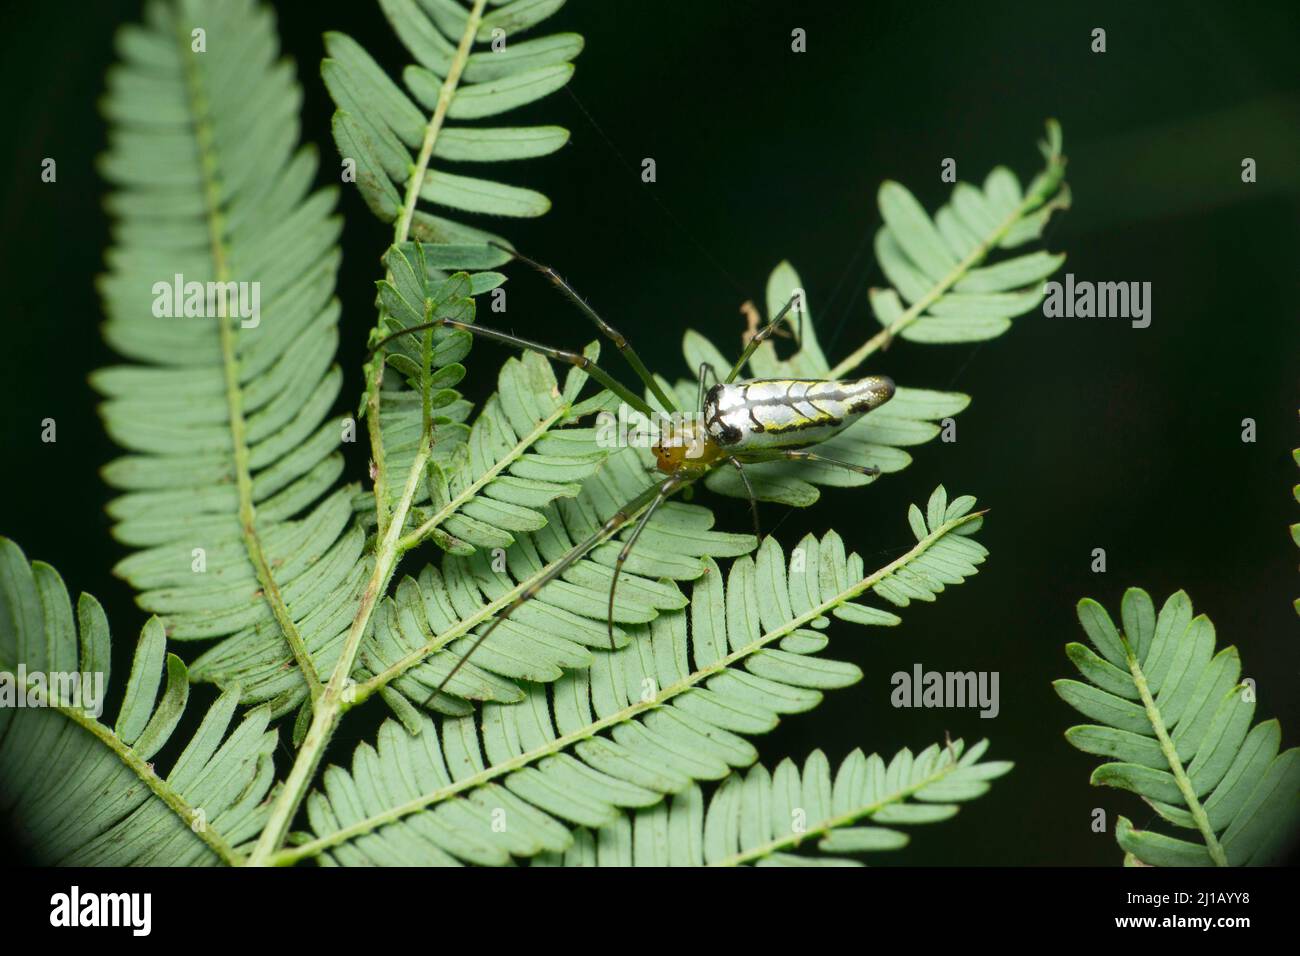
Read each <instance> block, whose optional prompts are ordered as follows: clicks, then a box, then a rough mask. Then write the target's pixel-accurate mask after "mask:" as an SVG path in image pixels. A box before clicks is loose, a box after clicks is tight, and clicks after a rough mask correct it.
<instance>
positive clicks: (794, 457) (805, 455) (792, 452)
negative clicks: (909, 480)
mask: <svg viewBox="0 0 1300 956" xmlns="http://www.w3.org/2000/svg"><path fill="white" fill-rule="evenodd" d="M777 455H778V456H779V457H780V458H784V459H785V460H786V461H819V462H821V463H822V464H824V465H834V466H835V467H837V468H844V469H846V470H848V471H856V472H857V473H858V474H859V475H872V476H874V475H878V474H880V469H879V468H877V467H875V466H874V465H855V464H853V463H852V462H848V461H841V460H840V459H838V458H827V457H826V456H825V455H818V454H816V453H814V452H811V451H804V450H803V449H801V448H782V449H780V450H779V451H778V452H777Z"/></svg>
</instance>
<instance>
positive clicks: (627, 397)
mask: <svg viewBox="0 0 1300 956" xmlns="http://www.w3.org/2000/svg"><path fill="white" fill-rule="evenodd" d="M438 326H446V327H447V328H449V329H460V330H461V331H463V332H469V333H470V334H471V335H477V336H480V337H481V338H485V339H491V340H492V341H494V342H502V343H504V344H506V345H512V346H514V347H515V348H518V349H523V350H524V351H526V352H537V353H538V354H539V355H545V356H546V357H547V358H550V359H555V360H556V361H557V362H568V363H569V364H570V365H574V366H577V367H578V368H580V369H582V370H583V371H584V372H586V373H587V374H588V375H590V376H591V377H592V378H594V379H595V380H596V381H598V382H599V383H600V384H601V385H603V386H604V387H605V388H607V389H609V390H610V391H611V392H613V393H614V394H615V395H617V396H618V397H619V398H621V399H622V400H623V401H624V402H626V403H627V404H628V405H631V406H632V407H633V408H635V409H636V410H637V411H638V412H640V413H641V414H643V415H646V416H648V417H650V418H653V417H655V416H656V415H657V414H658V413H657V412H655V410H654V409H652V408H651V407H650V406H649V404H648V403H647V402H646V401H645V400H644V399H643V398H641V397H640V396H639V395H637V394H636V393H635V392H633V391H632V390H631V389H629V388H628V387H627V386H626V385H624V384H623V383H621V382H619V381H618V380H617V379H615V378H614V377H613V376H611V375H610V374H609V373H608V372H606V371H605V370H604V369H603V368H601V367H600V366H599V365H597V364H596V363H595V362H593V361H592V360H591V359H589V358H587V356H585V355H580V354H579V353H577V352H569V351H565V350H564V349H557V348H552V347H551V346H549V345H543V344H542V343H540V342H534V341H532V340H530V339H525V338H521V337H520V336H518V335H512V334H511V333H509V332H502V331H500V330H498V329H491V328H488V327H487V326H485V325H478V324H476V323H472V322H458V321H457V320H455V319H435V320H434V321H432V322H422V323H420V324H419V325H412V326H408V327H407V328H405V329H399V330H398V331H396V332H394V333H393V334H392V335H386V336H384V337H383V338H382V339H380V340H379V341H378V342H376V343H375V344H374V346H373V347H372V348H371V349H370V354H371V355H374V354H375V353H376V352H378V351H379V350H380V349H381V348H383V347H384V346H385V345H387V344H388V343H389V342H391V341H392V340H393V339H395V338H397V337H398V336H401V335H408V334H410V333H413V332H423V331H425V330H427V329H433V328H437V327H438Z"/></svg>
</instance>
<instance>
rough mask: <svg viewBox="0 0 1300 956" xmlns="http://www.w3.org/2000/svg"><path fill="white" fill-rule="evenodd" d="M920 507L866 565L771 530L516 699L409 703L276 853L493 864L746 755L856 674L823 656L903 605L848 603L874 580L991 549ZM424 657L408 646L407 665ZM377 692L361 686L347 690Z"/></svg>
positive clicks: (960, 519)
mask: <svg viewBox="0 0 1300 956" xmlns="http://www.w3.org/2000/svg"><path fill="white" fill-rule="evenodd" d="M931 505H932V506H933V507H930V508H927V511H929V512H930V514H929V516H928V517H925V516H921V513H920V510H919V509H917V511H916V517H914V518H913V527H914V531H916V532H917V538H918V540H917V542H916V544H915V546H914V547H912V548H911V549H910V550H909V551H907V552H906V553H905V554H903V555H902V556H900V557H899V558H897V559H896V560H895V561H893V562H891V563H890V564H888V565H886V566H885V567H883V568H880V569H878V570H876V571H875V572H873V573H871V574H866V573H865V571H864V567H863V562H862V559H861V558H860V557H859V556H858V555H856V554H846V553H845V550H844V546H843V543H842V542H841V541H840V539H839V537H838V536H836V535H835V534H834V533H833V532H832V533H830V534H827V535H826V536H825V537H823V538H822V539H820V540H818V539H817V538H814V537H809V538H806V539H804V540H803V541H802V542H800V545H799V547H798V548H797V549H796V551H795V552H793V553H791V554H790V555H788V556H787V555H785V554H783V553H782V551H781V549H780V548H779V547H778V546H777V544H776V543H775V541H773V540H772V539H770V538H769V539H768V540H767V541H766V542H765V543H764V545H763V547H762V548H761V549H760V551H759V553H758V555H757V558H756V559H754V558H750V557H747V556H746V557H741V558H738V559H737V560H736V561H734V562H733V563H732V566H731V569H730V572H729V574H728V575H727V580H726V581H725V582H724V580H723V572H722V570H721V569H720V568H719V567H718V565H717V564H716V563H715V562H713V561H712V560H708V561H707V568H708V570H707V573H706V574H705V575H704V576H703V577H702V578H700V580H698V581H697V582H696V583H695V584H694V586H693V588H692V596H691V601H690V605H689V606H688V607H682V608H680V609H675V610H664V611H661V612H660V613H659V614H658V615H657V616H656V617H655V618H654V620H653V621H651V622H649V623H647V624H643V625H639V626H637V627H634V628H632V629H631V630H632V635H631V637H632V639H631V641H630V642H629V643H628V645H627V646H625V647H623V648H621V649H620V650H618V651H616V652H614V653H613V654H611V653H609V652H602V651H599V650H596V649H593V650H592V651H591V652H590V653H591V656H592V658H593V662H592V663H591V665H590V666H589V667H587V668H585V669H576V670H569V671H566V672H565V673H564V674H563V676H562V677H560V678H559V680H556V681H555V682H554V683H550V684H536V683H529V682H520V684H519V686H520V689H521V690H522V692H523V699H522V700H520V701H518V702H516V703H488V704H486V705H484V707H483V710H482V713H481V714H470V715H468V716H465V717H462V718H458V719H454V720H447V721H444V722H443V723H442V724H441V726H439V725H437V724H435V723H434V722H433V721H432V720H430V719H429V718H427V717H422V716H418V715H415V714H414V713H412V714H411V715H410V716H409V717H408V719H407V723H408V724H410V725H411V726H408V728H406V729H403V727H402V725H401V723H399V722H397V721H390V722H388V723H387V724H385V725H384V727H383V728H382V729H381V731H380V735H379V743H378V748H377V749H376V748H372V747H370V746H369V745H362V746H361V747H360V748H358V750H357V751H356V753H355V754H354V757H353V763H352V769H351V772H348V771H345V770H343V769H341V768H338V767H332V768H330V769H328V770H327V771H326V772H325V775H324V777H323V783H324V788H323V790H322V791H319V792H317V793H315V794H313V795H311V796H310V797H309V798H308V802H307V809H308V814H309V819H310V821H311V825H312V829H313V830H314V831H315V833H316V839H315V840H314V841H312V842H309V843H307V844H305V845H304V846H301V847H296V848H292V849H289V850H286V851H283V852H282V853H281V854H279V855H278V856H277V859H278V860H280V861H281V862H287V861H290V860H295V859H301V858H303V857H308V856H316V855H319V854H321V853H328V854H329V857H330V859H331V860H333V861H334V862H338V863H348V864H351V863H365V862H371V863H386V864H392V863H398V862H403V861H405V862H411V861H412V859H416V858H418V859H420V860H423V861H424V862H437V863H446V862H451V861H455V860H459V861H470V862H478V863H504V862H506V861H507V860H508V859H509V858H510V857H511V856H530V855H533V854H536V853H538V852H541V851H544V850H553V851H560V850H563V849H565V848H566V847H567V846H568V845H569V841H570V835H569V831H568V829H567V827H566V826H565V825H564V824H562V823H561V822H560V821H567V823H569V824H578V825H584V826H600V825H603V824H605V823H608V822H610V821H612V820H614V819H615V818H616V814H617V813H618V812H619V808H620V807H629V806H631V807H636V806H648V805H650V804H651V803H653V802H655V801H657V800H659V799H661V797H662V795H664V794H668V793H678V792H681V791H682V790H684V789H685V788H687V787H688V786H689V785H690V784H691V782H692V781H693V780H713V779H721V778H723V777H725V776H726V775H727V774H728V773H729V772H730V771H731V769H732V768H734V767H744V766H748V765H749V764H750V763H752V762H753V761H754V759H755V757H756V752H755V750H754V748H753V746H752V745H751V744H750V743H749V742H748V741H746V740H745V739H744V736H743V735H747V734H754V733H763V732H766V731H767V730H770V729H771V728H772V727H774V726H775V725H776V723H777V721H778V719H779V716H780V715H781V714H787V713H797V712H801V711H805V710H809V709H811V708H812V707H815V706H816V705H817V704H818V703H819V702H820V700H821V698H822V691H823V690H827V689H831V688H836V687H843V686H847V685H849V684H852V683H854V682H856V681H857V680H859V679H860V677H861V672H860V671H859V670H858V669H857V667H855V666H853V665H852V664H847V663H843V662H840V661H835V660H831V659H828V658H825V657H821V656H818V652H819V651H821V650H822V649H823V648H824V647H825V646H826V643H827V638H826V636H825V634H823V633H822V630H823V629H824V628H825V627H826V626H827V624H828V623H829V618H830V617H837V618H840V619H841V620H845V621H848V622H850V623H854V624H859V625H870V626H882V625H883V626H891V625H894V624H897V623H898V622H899V618H898V616H897V615H895V614H893V613H892V612H890V611H887V610H884V609H882V608H878V607H873V606H870V605H867V604H863V603H860V602H859V601H858V598H860V597H862V596H863V595H865V594H866V593H867V592H868V591H870V592H872V593H874V594H875V596H876V597H878V598H880V599H882V600H884V601H886V602H888V603H889V604H892V605H894V606H896V607H906V606H907V605H908V604H910V603H911V601H913V600H927V601H928V600H934V598H935V596H936V595H937V594H938V593H939V592H941V591H942V590H943V589H944V588H945V587H946V586H948V585H952V584H957V583H960V582H961V581H962V580H964V579H965V578H966V577H969V576H970V575H972V574H974V573H975V571H976V566H977V565H978V564H979V563H981V562H982V561H983V559H984V556H985V554H986V552H985V549H984V548H983V546H982V545H980V544H979V543H978V542H977V541H975V540H974V539H973V538H972V537H971V534H972V533H973V532H974V531H976V530H977V529H978V528H979V526H980V523H981V521H982V518H981V516H979V515H978V514H972V513H971V508H972V507H973V506H974V499H972V498H969V497H962V498H959V499H957V500H955V501H953V502H952V503H951V504H950V503H948V501H947V497H946V495H944V494H943V492H942V489H940V490H939V491H937V492H936V494H935V495H934V496H932V499H931ZM918 518H919V525H918V524H917V523H916V522H917V520H918ZM678 530H681V529H678ZM647 535H649V532H648V531H647ZM493 637H494V639H495V634H494V635H493ZM517 646H518V645H517ZM427 654H428V648H427V647H426V648H421V649H419V650H418V651H417V652H416V653H413V654H411V655H409V657H408V660H409V661H411V664H410V665H409V667H408V668H407V671H409V669H410V667H413V666H415V665H416V664H418V663H419V662H420V661H421V660H423V658H424V657H425V656H427ZM534 654H535V652H534ZM476 660H477V658H476ZM407 671H404V670H402V669H401V668H398V669H390V670H389V671H386V672H385V673H384V674H383V675H380V676H381V677H382V678H383V679H386V680H392V679H394V677H396V676H400V675H402V674H404V673H406V672H407ZM423 686H425V683H422V684H421V687H423ZM375 689H377V685H376V683H371V684H363V685H361V686H359V687H358V688H357V693H358V699H362V698H363V697H364V695H365V694H366V693H370V692H373V691H374V690H375ZM457 797H463V798H464V799H460V800H457V799H454V798H457ZM494 808H505V809H506V811H507V813H509V814H510V820H511V822H510V825H509V826H508V827H507V828H506V829H505V830H504V831H501V830H500V828H497V827H494V826H493V825H492V812H493V810H494Z"/></svg>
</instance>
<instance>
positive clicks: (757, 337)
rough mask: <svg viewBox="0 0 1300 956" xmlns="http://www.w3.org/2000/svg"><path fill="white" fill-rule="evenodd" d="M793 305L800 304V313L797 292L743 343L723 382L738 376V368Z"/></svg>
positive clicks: (769, 335)
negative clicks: (742, 347)
mask: <svg viewBox="0 0 1300 956" xmlns="http://www.w3.org/2000/svg"><path fill="white" fill-rule="evenodd" d="M795 306H800V310H799V311H800V314H801V315H802V312H803V310H802V299H801V297H800V296H799V294H798V293H795V294H794V295H792V296H790V301H789V302H787V303H786V304H785V305H784V306H783V307H782V308H781V311H780V312H778V313H777V314H776V318H774V319H773V320H772V321H771V322H769V323H767V325H765V326H763V327H762V328H761V329H759V330H758V331H757V332H755V333H754V335H753V337H752V338H750V340H749V342H748V343H747V344H746V345H745V350H744V351H743V352H741V353H740V358H738V359H737V360H736V364H735V365H733V366H732V367H731V372H730V374H728V375H727V377H726V378H725V379H724V381H725V382H727V383H728V384H729V383H731V382H734V381H735V380H736V376H738V375H739V374H740V370H741V369H743V368H744V367H745V363H746V362H748V361H749V359H750V356H752V355H753V354H754V351H755V350H756V349H757V348H758V347H759V346H760V345H762V344H763V343H764V342H766V341H767V340H768V339H770V338H771V337H772V334H773V333H774V332H775V331H776V330H777V327H778V326H780V324H781V320H782V319H784V318H785V317H786V314H787V313H788V312H789V311H790V310H791V309H792V308H794V307H795ZM799 328H800V332H802V330H803V326H802V324H801V325H800V327H799Z"/></svg>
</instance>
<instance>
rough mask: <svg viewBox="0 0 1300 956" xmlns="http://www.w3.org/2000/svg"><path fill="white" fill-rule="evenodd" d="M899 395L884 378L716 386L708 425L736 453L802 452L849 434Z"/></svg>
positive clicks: (707, 409) (708, 403)
mask: <svg viewBox="0 0 1300 956" xmlns="http://www.w3.org/2000/svg"><path fill="white" fill-rule="evenodd" d="M893 394H894V383H893V381H891V380H890V379H888V378H886V377H884V376H882V375H869V376H867V377H866V378H860V379H857V380H855V381H851V382H828V381H824V380H822V379H799V378H795V379H784V378H781V379H778V378H771V379H755V380H753V381H749V382H735V383H733V384H731V385H715V386H713V388H711V389H709V392H708V394H707V395H706V396H705V398H704V425H705V428H707V429H708V431H709V435H710V437H711V438H712V439H713V440H714V441H716V442H717V443H718V444H719V445H721V446H722V447H723V448H725V449H728V450H731V451H753V450H758V449H762V448H800V447H803V446H806V445H813V444H816V443H817V442H820V441H825V440H826V439H827V438H830V437H832V436H833V435H835V434H837V433H839V432H841V431H843V430H844V429H845V428H847V427H848V426H849V425H851V424H853V423H854V422H855V421H857V420H858V419H859V418H861V417H862V416H863V415H865V414H866V413H867V412H869V411H871V410H872V409H873V408H879V407H880V406H881V405H883V404H885V402H887V401H889V399H890V398H892V397H893Z"/></svg>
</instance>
